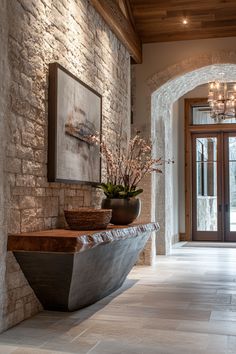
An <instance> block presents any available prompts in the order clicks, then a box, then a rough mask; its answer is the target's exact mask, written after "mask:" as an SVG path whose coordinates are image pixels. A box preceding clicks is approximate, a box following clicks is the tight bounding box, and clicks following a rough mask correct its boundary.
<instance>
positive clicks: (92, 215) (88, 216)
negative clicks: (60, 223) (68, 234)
mask: <svg viewBox="0 0 236 354" xmlns="http://www.w3.org/2000/svg"><path fill="white" fill-rule="evenodd" d="M64 213H65V218H66V222H67V224H68V225H69V227H70V229H71V230H101V229H106V228H107V225H108V224H109V222H110V220H111V215H112V210H111V209H92V208H78V209H74V210H64Z"/></svg>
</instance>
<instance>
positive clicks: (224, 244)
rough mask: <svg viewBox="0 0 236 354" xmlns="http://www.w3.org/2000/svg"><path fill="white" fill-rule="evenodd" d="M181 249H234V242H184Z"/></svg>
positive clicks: (235, 244) (235, 246)
mask: <svg viewBox="0 0 236 354" xmlns="http://www.w3.org/2000/svg"><path fill="white" fill-rule="evenodd" d="M182 247H208V248H236V242H206V241H205V242H199V241H192V242H184V244H183V245H182Z"/></svg>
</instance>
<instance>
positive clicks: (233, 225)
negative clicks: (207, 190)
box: [229, 137, 236, 231]
mask: <svg viewBox="0 0 236 354" xmlns="http://www.w3.org/2000/svg"><path fill="white" fill-rule="evenodd" d="M229 210H230V231H236V138H235V137H230V138H229Z"/></svg>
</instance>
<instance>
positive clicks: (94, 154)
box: [48, 63, 102, 184]
mask: <svg viewBox="0 0 236 354" xmlns="http://www.w3.org/2000/svg"><path fill="white" fill-rule="evenodd" d="M48 108H49V144H48V179H49V181H50V182H64V183H78V182H84V183H92V184H96V183H99V182H100V181H101V158H100V148H99V146H97V145H94V144H92V143H91V142H90V141H88V136H91V135H94V134H99V135H100V132H101V121H102V119H101V117H102V97H101V95H100V94H99V93H97V92H96V91H95V90H93V89H92V88H90V87H89V86H87V85H86V84H84V83H83V82H82V81H81V80H79V79H78V78H76V77H75V76H74V75H72V74H71V73H70V72H68V71H67V70H66V69H64V68H63V67H62V66H61V65H59V64H58V63H52V64H50V65H49V107H48Z"/></svg>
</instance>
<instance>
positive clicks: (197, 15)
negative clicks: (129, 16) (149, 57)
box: [129, 0, 236, 43]
mask: <svg viewBox="0 0 236 354" xmlns="http://www.w3.org/2000/svg"><path fill="white" fill-rule="evenodd" d="M129 1H130V5H131V8H132V11H133V14H134V20H135V26H136V30H137V32H138V33H139V35H140V38H141V40H142V42H143V43H149V42H156V41H162V42H163V41H175V40H186V39H202V38H218V37H229V36H236V0H129ZM183 17H187V18H188V22H189V23H188V25H187V26H183V23H182V21H183Z"/></svg>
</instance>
